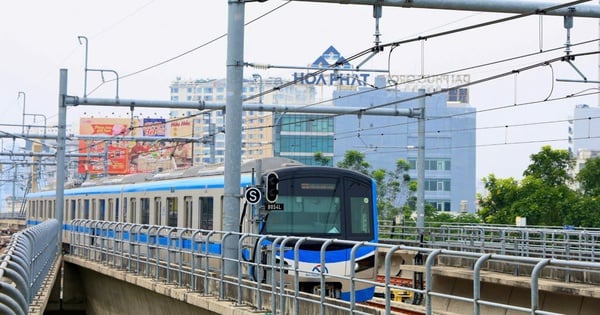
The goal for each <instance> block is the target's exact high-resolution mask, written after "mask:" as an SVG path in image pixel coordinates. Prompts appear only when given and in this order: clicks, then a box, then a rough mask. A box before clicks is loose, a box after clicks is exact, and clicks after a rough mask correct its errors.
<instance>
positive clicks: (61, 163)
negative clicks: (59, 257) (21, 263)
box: [55, 69, 68, 246]
mask: <svg viewBox="0 0 600 315" xmlns="http://www.w3.org/2000/svg"><path fill="white" fill-rule="evenodd" d="M67 79H68V71H67V69H60V83H59V91H58V137H57V139H56V165H57V166H56V208H55V209H56V219H57V220H58V223H59V224H60V226H61V228H60V229H58V244H59V246H62V226H63V223H64V222H63V220H64V218H63V214H64V210H65V198H64V197H65V147H66V142H67V140H66V139H67V105H66V103H65V98H66V97H67Z"/></svg>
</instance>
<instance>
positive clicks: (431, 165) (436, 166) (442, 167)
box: [408, 158, 451, 171]
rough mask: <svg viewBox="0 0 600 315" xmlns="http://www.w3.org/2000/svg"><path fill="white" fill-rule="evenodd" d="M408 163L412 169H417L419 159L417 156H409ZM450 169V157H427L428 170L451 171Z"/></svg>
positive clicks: (426, 168) (426, 165) (426, 166)
mask: <svg viewBox="0 0 600 315" xmlns="http://www.w3.org/2000/svg"><path fill="white" fill-rule="evenodd" d="M408 163H409V164H410V168H411V169H413V170H414V169H417V160H416V159H415V158H409V159H408ZM450 169H451V161H450V159H425V170H426V171H450Z"/></svg>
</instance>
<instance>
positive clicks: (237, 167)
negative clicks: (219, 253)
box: [223, 0, 245, 276]
mask: <svg viewBox="0 0 600 315" xmlns="http://www.w3.org/2000/svg"><path fill="white" fill-rule="evenodd" d="M227 2H228V24H227V61H226V63H227V64H226V66H227V105H226V107H225V183H224V184H225V187H224V190H225V191H224V196H223V230H224V231H232V232H234V231H235V232H237V230H238V229H237V228H238V221H239V218H240V197H241V196H240V185H241V179H240V171H241V163H242V156H241V146H242V77H243V75H244V13H245V5H244V0H227ZM223 246H224V252H223V254H224V256H225V258H226V259H227V260H226V261H225V266H224V268H225V270H224V273H225V274H226V275H229V276H235V275H237V263H236V262H235V261H234V260H237V255H238V250H237V247H238V241H237V240H236V239H235V238H233V237H228V238H226V239H225V240H224V243H223ZM228 258H229V259H231V260H229V259H228Z"/></svg>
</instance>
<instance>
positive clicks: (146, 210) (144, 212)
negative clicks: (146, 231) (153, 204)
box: [140, 198, 150, 224]
mask: <svg viewBox="0 0 600 315" xmlns="http://www.w3.org/2000/svg"><path fill="white" fill-rule="evenodd" d="M140 208H141V217H140V223H141V224H150V198H140Z"/></svg>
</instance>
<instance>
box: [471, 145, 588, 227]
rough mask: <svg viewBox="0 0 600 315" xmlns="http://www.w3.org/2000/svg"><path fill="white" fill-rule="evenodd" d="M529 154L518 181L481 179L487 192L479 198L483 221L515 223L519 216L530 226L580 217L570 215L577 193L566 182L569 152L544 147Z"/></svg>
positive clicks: (568, 171)
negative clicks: (521, 176) (527, 162)
mask: <svg viewBox="0 0 600 315" xmlns="http://www.w3.org/2000/svg"><path fill="white" fill-rule="evenodd" d="M530 157H531V161H532V162H531V164H530V165H529V166H528V167H527V169H526V170H525V171H524V172H523V175H524V176H525V178H523V180H522V181H521V182H520V183H519V182H518V181H516V180H514V179H513V178H509V179H498V178H496V177H495V176H494V175H493V174H492V175H490V176H489V177H488V178H484V179H483V180H484V184H485V188H486V189H487V190H488V195H487V196H485V197H479V203H480V206H481V209H480V211H479V216H480V217H481V218H482V219H483V220H484V221H485V222H486V223H499V224H514V222H515V218H516V217H518V216H520V217H526V218H527V223H528V224H532V225H563V224H569V222H570V221H571V220H573V219H575V218H576V217H577V218H578V217H579V216H574V215H571V218H570V214H571V211H572V208H573V205H574V204H576V203H577V202H578V196H577V194H576V193H575V191H573V190H572V189H571V188H570V187H569V185H568V184H569V183H570V182H571V181H572V177H571V175H569V174H570V170H571V168H572V167H573V165H574V160H573V159H572V158H571V157H570V155H569V153H568V152H567V151H566V150H553V149H552V148H551V147H550V146H544V147H542V149H541V151H540V152H538V153H536V154H532V155H531V156H530Z"/></svg>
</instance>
